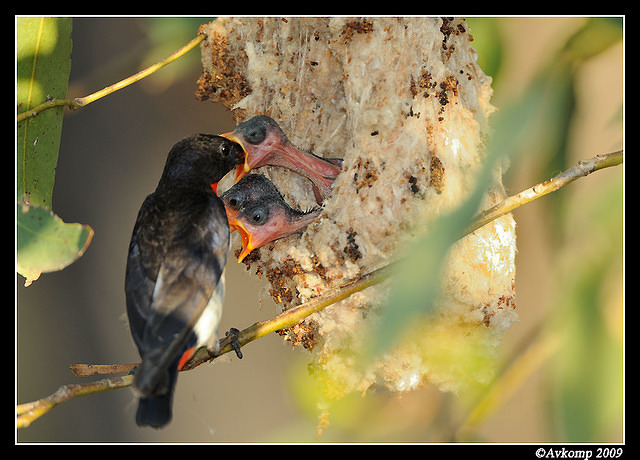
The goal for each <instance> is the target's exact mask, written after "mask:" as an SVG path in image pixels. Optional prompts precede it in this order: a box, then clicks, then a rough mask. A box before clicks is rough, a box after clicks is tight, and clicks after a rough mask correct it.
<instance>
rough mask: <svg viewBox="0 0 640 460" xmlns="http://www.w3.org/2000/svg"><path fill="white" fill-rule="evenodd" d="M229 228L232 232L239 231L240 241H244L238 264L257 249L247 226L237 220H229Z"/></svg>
mask: <svg viewBox="0 0 640 460" xmlns="http://www.w3.org/2000/svg"><path fill="white" fill-rule="evenodd" d="M229 227H230V228H231V231H233V230H237V231H238V233H239V234H240V239H241V241H242V252H241V253H240V256H239V257H238V263H240V262H242V261H243V260H244V258H245V257H247V256H248V255H249V254H250V253H251V251H253V250H254V249H255V247H254V245H253V237H252V236H251V233H250V232H249V231H248V230H247V229H246V228H245V226H244V225H243V224H242V222H240V221H239V220H237V219H231V220H229Z"/></svg>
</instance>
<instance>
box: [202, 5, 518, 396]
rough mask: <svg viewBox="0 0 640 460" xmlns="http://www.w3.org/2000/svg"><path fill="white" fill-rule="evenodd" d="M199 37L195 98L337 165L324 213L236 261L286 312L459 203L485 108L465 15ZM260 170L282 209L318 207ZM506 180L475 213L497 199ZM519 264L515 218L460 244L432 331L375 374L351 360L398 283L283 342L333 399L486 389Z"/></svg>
mask: <svg viewBox="0 0 640 460" xmlns="http://www.w3.org/2000/svg"><path fill="white" fill-rule="evenodd" d="M202 30H203V32H204V33H206V35H207V38H206V40H205V41H204V42H203V43H202V45H201V47H202V48H201V49H202V63H203V68H204V72H203V74H202V76H201V78H200V80H199V82H198V85H199V87H198V92H197V97H199V98H200V99H202V100H206V99H208V100H211V101H214V102H221V103H223V104H224V105H225V106H226V107H227V108H228V109H229V110H230V111H231V112H232V113H233V117H234V119H235V121H236V122H237V123H240V122H242V121H245V120H247V119H249V118H251V117H252V116H254V115H258V114H265V115H269V116H270V117H272V118H273V119H275V120H277V121H278V122H279V124H280V126H281V127H282V129H283V130H284V132H285V133H286V135H287V137H288V138H289V140H290V141H291V142H292V143H294V144H295V145H297V146H298V147H300V148H303V149H305V150H308V151H311V152H313V153H315V154H316V155H319V156H322V157H326V158H336V157H339V158H343V166H342V172H341V173H340V175H339V176H338V177H337V179H336V181H335V182H334V184H333V189H332V194H331V196H330V197H329V198H327V199H326V200H325V202H324V207H323V211H322V213H321V215H320V217H319V218H318V219H317V220H316V221H315V222H313V223H312V224H310V225H309V226H308V227H307V228H306V229H305V230H304V232H302V233H301V234H298V235H292V236H290V237H287V238H284V239H281V240H278V241H276V242H273V243H271V244H269V245H266V246H264V247H262V248H260V249H258V250H255V251H253V252H252V253H251V254H250V255H249V256H248V257H247V258H246V259H245V260H244V261H243V263H245V264H246V265H247V270H248V271H249V273H251V274H253V275H255V276H257V277H259V278H261V279H263V280H265V281H266V283H265V285H266V289H265V291H266V292H267V293H268V295H269V296H270V297H271V298H272V299H273V300H274V301H275V302H276V304H277V305H278V306H279V307H280V308H282V309H287V308H290V307H292V306H295V305H299V304H300V303H303V302H305V301H307V300H309V299H311V298H313V297H315V296H318V295H321V294H322V293H323V292H326V291H327V290H328V289H330V288H333V287H336V286H339V285H341V284H344V283H346V282H348V281H349V280H354V279H357V278H358V277H360V276H362V275H363V274H366V273H369V272H371V271H372V270H375V269H377V268H380V267H383V266H385V265H387V264H389V263H390V262H392V261H394V260H396V259H397V258H398V256H399V255H400V254H402V253H403V252H404V251H405V250H406V248H407V247H410V244H411V242H413V241H415V240H416V239H417V238H419V237H420V236H421V235H424V233H425V231H427V230H428V228H429V225H430V222H433V220H434V219H436V218H437V217H438V216H439V215H441V214H442V213H443V212H444V211H447V210H451V209H453V208H455V207H456V206H458V205H459V204H460V203H461V202H462V201H463V200H464V199H465V198H467V197H468V195H469V193H470V192H471V190H472V188H473V186H474V177H475V174H476V173H477V172H478V169H479V168H480V166H481V165H482V163H483V155H484V152H483V139H484V138H485V137H486V136H487V134H488V117H489V115H490V114H491V112H492V111H493V110H494V108H493V107H492V106H491V104H490V97H491V95H492V89H491V78H490V77H488V76H486V75H485V74H484V73H483V72H482V70H481V69H480V68H479V67H478V65H477V64H476V54H475V51H474V49H473V48H472V47H471V41H472V40H473V38H472V37H471V35H470V34H469V29H468V26H467V24H466V22H465V21H464V20H463V19H458V18H373V19H366V18H343V17H341V18H289V19H286V18H263V19H260V18H223V19H219V20H216V21H215V22H212V23H211V24H207V25H203V26H202ZM260 172H261V173H264V174H265V175H267V176H268V177H270V178H271V179H272V181H273V182H274V183H275V184H276V185H277V187H278V188H279V190H280V192H281V193H282V194H283V196H284V197H285V199H286V200H287V202H288V203H290V204H291V205H292V206H294V207H298V208H301V209H304V208H309V207H311V206H313V205H314V204H315V201H314V196H313V193H312V191H311V185H310V183H309V182H308V180H307V179H305V178H303V177H301V176H298V175H296V174H294V173H292V172H291V171H288V170H285V169H282V168H276V167H265V168H261V169H260ZM501 175H502V171H501V170H496V171H495V174H494V177H493V183H492V184H489V186H488V188H487V192H486V194H485V198H484V203H483V205H484V207H489V206H492V205H494V204H496V203H498V202H499V201H501V200H502V199H503V198H504V196H505V195H504V190H503V187H502V182H501ZM237 246H238V244H236V247H237ZM515 253H516V241H515V222H514V221H513V219H512V217H511V216H510V215H508V216H505V217H502V218H500V219H498V220H496V221H494V222H493V223H491V224H489V225H487V226H485V227H483V228H481V229H479V230H477V231H476V232H474V233H473V234H471V235H469V236H467V237H465V238H463V239H462V240H460V241H458V242H457V243H456V244H455V245H454V247H453V249H452V250H451V252H450V253H449V256H448V259H447V263H446V265H445V266H444V267H442V272H441V279H440V280H439V281H440V284H441V294H440V296H439V298H438V301H437V307H438V315H437V318H438V319H437V321H430V322H428V324H425V325H422V324H416V325H414V328H413V329H412V330H411V331H407V333H406V334H405V339H406V340H404V341H403V342H402V344H401V345H399V346H398V347H396V348H395V349H394V350H392V351H390V352H389V353H387V354H385V355H384V357H382V358H380V359H379V360H378V361H376V362H374V363H371V364H370V365H369V366H365V367H363V366H360V365H357V363H356V362H355V356H356V351H357V350H358V349H359V348H360V347H361V346H362V345H363V343H362V342H363V341H364V340H365V339H366V337H367V335H366V332H368V331H369V330H370V329H371V327H372V325H373V324H375V322H376V318H378V315H377V314H376V311H377V310H378V308H380V306H381V305H383V303H384V301H385V298H386V296H387V293H388V290H389V288H390V286H391V283H393V279H391V280H388V281H387V282H384V283H382V284H379V285H376V286H373V287H370V288H368V289H366V290H365V291H362V292H360V293H357V294H354V295H352V296H351V297H349V298H348V299H346V300H344V301H341V302H339V303H337V304H334V305H332V306H330V307H327V308H326V309H324V310H323V311H321V312H319V313H316V314H313V315H312V316H310V317H308V318H307V319H306V320H305V321H304V322H302V323H301V324H299V325H297V326H295V327H293V328H290V329H288V330H285V331H281V335H282V336H283V337H284V338H285V339H286V340H287V341H289V342H291V343H292V344H293V345H295V346H303V347H304V348H306V349H308V350H310V351H311V365H310V368H311V369H312V370H313V372H314V374H315V375H316V376H317V377H318V379H319V380H320V381H322V382H325V383H326V384H327V385H325V389H326V390H327V394H329V395H330V396H333V397H340V396H342V395H344V394H346V393H348V392H351V391H359V392H361V391H366V390H367V389H368V388H370V387H371V386H372V385H377V386H382V387H385V388H387V389H390V390H394V391H404V390H410V389H413V388H416V387H418V386H421V385H426V384H428V383H432V384H436V385H438V386H439V387H440V388H441V389H443V390H451V391H457V390H459V389H460V388H462V387H464V386H466V385H468V384H470V383H478V382H479V383H482V382H487V381H488V380H489V379H490V378H491V377H492V376H493V370H494V366H493V363H494V360H495V357H496V354H497V349H498V346H499V345H500V341H501V340H500V339H501V336H502V334H503V332H504V331H505V330H506V329H507V328H509V327H510V326H511V324H512V323H513V322H514V321H517V315H516V313H515V311H514V309H515V300H514V299H515V288H514V280H515Z"/></svg>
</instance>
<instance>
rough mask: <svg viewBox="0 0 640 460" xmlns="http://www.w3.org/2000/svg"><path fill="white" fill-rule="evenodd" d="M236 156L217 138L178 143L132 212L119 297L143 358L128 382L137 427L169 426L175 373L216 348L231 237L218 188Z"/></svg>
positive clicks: (238, 158)
mask: <svg viewBox="0 0 640 460" xmlns="http://www.w3.org/2000/svg"><path fill="white" fill-rule="evenodd" d="M242 158H243V152H242V149H241V148H240V147H239V146H238V145H237V144H234V143H233V142H231V141H229V140H228V139H225V138H223V137H220V136H214V135H209V134H197V135H194V136H190V137H186V138H184V139H182V140H181V141H180V142H178V143H177V144H176V145H174V146H173V148H172V149H171V151H170V152H169V155H168V157H167V160H166V164H165V167H164V171H163V173H162V176H161V178H160V181H159V183H158V186H157V188H156V190H155V191H154V192H153V193H152V194H150V195H149V196H147V198H146V199H145V200H144V202H143V204H142V207H141V208H140V211H139V213H138V217H137V220H136V223H135V226H134V229H133V235H132V237H131V243H130V245H129V254H128V259H127V269H126V280H125V292H126V299H127V315H128V317H129V324H130V328H131V334H132V336H133V340H134V342H135V344H136V346H137V347H138V351H139V352H140V356H141V358H142V362H141V364H140V365H139V366H138V367H137V369H136V370H135V376H134V383H133V386H134V389H135V390H136V392H137V394H138V395H139V397H140V401H139V404H138V409H137V412H136V423H137V424H138V425H140V426H145V425H149V426H152V427H154V428H160V427H162V426H164V425H166V424H167V423H169V421H170V420H171V416H172V401H173V390H174V388H175V384H176V380H177V376H178V371H179V369H180V368H181V367H182V366H183V365H184V363H185V362H186V361H188V359H189V358H190V357H191V355H192V354H193V352H194V351H195V350H196V349H197V348H199V347H201V346H206V347H207V348H208V349H209V350H211V351H215V350H216V347H217V338H218V332H217V329H218V324H219V322H220V317H221V315H222V304H223V297H224V268H225V264H226V260H227V253H228V250H229V233H230V231H229V224H228V221H227V217H226V213H225V209H224V205H223V204H222V200H221V199H220V198H219V197H218V196H217V194H216V186H217V183H218V181H220V180H221V179H222V177H223V176H224V175H225V174H227V173H228V172H229V171H231V170H232V169H233V168H234V167H235V166H237V165H238V164H240V163H241V162H242Z"/></svg>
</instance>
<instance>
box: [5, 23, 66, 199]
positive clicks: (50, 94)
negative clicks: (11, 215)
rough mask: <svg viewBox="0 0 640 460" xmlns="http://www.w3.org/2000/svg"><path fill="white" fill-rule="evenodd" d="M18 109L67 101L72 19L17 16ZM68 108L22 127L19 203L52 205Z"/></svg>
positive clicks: (49, 111) (19, 129)
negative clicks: (63, 124) (62, 133)
mask: <svg viewBox="0 0 640 460" xmlns="http://www.w3.org/2000/svg"><path fill="white" fill-rule="evenodd" d="M16 22H17V37H16V38H17V40H16V44H17V48H16V58H17V81H16V96H17V100H16V104H17V111H18V113H22V112H26V111H28V110H29V109H32V108H33V107H35V106H37V105H39V104H42V103H43V102H46V101H47V99H49V98H55V99H64V98H65V97H66V94H67V86H68V83H69V73H70V71H71V60H70V57H71V19H69V18H45V17H29V18H17V21H16ZM62 116H63V107H55V108H51V109H47V110H45V111H43V112H41V113H40V114H39V115H38V116H36V117H33V118H28V119H26V120H24V121H22V122H20V123H18V127H17V136H16V140H17V146H16V151H17V161H16V162H17V173H18V177H17V179H18V180H17V185H18V190H17V201H18V202H21V203H24V204H30V205H36V206H44V207H46V208H49V209H51V196H52V193H53V183H54V179H55V169H56V165H57V162H58V149H59V147H60V134H61V131H62Z"/></svg>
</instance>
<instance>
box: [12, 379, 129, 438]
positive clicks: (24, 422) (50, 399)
mask: <svg viewBox="0 0 640 460" xmlns="http://www.w3.org/2000/svg"><path fill="white" fill-rule="evenodd" d="M132 382H133V375H125V376H122V377H114V378H110V379H102V380H99V381H97V382H92V383H86V384H83V385H63V386H61V387H60V388H58V390H57V391H56V392H55V393H53V394H52V395H50V396H47V397H46V398H42V399H39V400H38V401H34V402H31V403H26V404H20V405H18V407H17V410H16V413H17V417H16V425H17V427H18V428H26V427H28V426H29V425H30V424H31V422H33V421H34V420H36V419H38V418H39V417H41V416H43V415H44V414H46V413H47V412H49V411H50V410H51V409H53V408H54V407H56V406H57V405H58V404H60V403H63V402H65V401H68V400H70V399H72V398H75V397H76V396H86V395H90V394H94V393H102V392H105V391H108V390H115V389H117V388H125V387H128V386H129V385H131V383H132Z"/></svg>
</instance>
